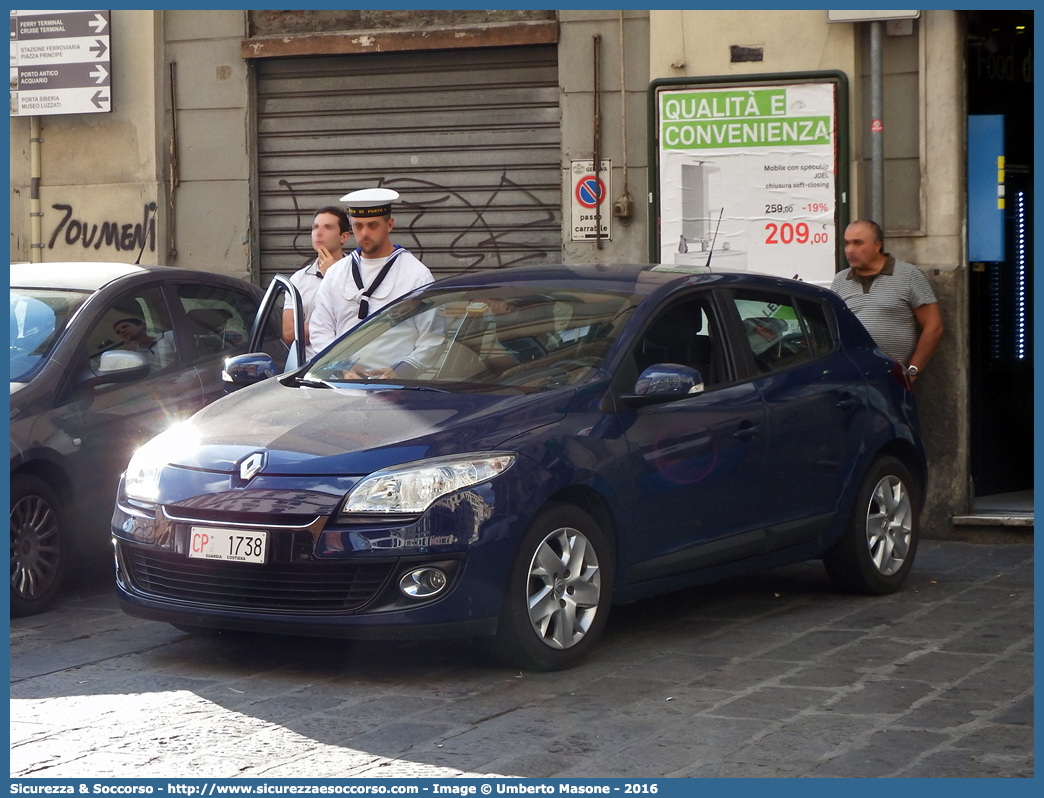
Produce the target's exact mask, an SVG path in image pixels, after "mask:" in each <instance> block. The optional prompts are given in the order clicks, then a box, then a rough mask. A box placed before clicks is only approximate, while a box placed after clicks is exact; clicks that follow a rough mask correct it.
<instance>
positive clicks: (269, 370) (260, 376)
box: [221, 352, 279, 388]
mask: <svg viewBox="0 0 1044 798" xmlns="http://www.w3.org/2000/svg"><path fill="white" fill-rule="evenodd" d="M278 373H279V369H278V368H276V364H275V361H274V360H272V358H271V357H270V356H269V355H267V354H265V353H264V352H251V353H249V354H246V355H236V356H235V357H226V358H225V366H224V368H223V369H222V370H221V379H222V380H224V381H225V382H228V383H231V384H232V385H233V386H235V387H236V388H243V387H245V386H247V385H254V384H255V383H258V382H261V380H267V379H268V378H269V377H274V376H276V375H277V374H278Z"/></svg>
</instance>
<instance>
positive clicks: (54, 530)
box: [11, 496, 61, 599]
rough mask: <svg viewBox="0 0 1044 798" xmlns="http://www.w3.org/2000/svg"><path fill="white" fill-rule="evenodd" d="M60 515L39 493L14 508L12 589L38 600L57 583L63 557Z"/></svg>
mask: <svg viewBox="0 0 1044 798" xmlns="http://www.w3.org/2000/svg"><path fill="white" fill-rule="evenodd" d="M60 553H61V552H60V539H59V536H58V518H57V517H56V516H55V513H54V510H53V509H52V507H51V506H50V505H49V504H48V503H47V502H46V501H44V499H42V498H41V497H39V496H24V497H23V498H21V499H19V500H18V501H17V502H15V505H14V506H13V507H12V508H11V589H12V590H13V591H14V592H15V594H16V595H18V596H19V597H21V598H24V599H36V598H39V597H40V596H42V595H43V594H44V593H46V592H47V590H48V589H49V588H50V587H51V585H52V584H54V580H55V579H56V578H57V576H58V558H59V556H60Z"/></svg>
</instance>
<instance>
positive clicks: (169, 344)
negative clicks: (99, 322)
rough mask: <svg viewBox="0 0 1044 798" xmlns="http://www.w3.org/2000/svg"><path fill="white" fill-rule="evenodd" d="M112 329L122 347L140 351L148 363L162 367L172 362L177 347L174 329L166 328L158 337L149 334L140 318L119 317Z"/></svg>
mask: <svg viewBox="0 0 1044 798" xmlns="http://www.w3.org/2000/svg"><path fill="white" fill-rule="evenodd" d="M112 329H113V330H115V331H116V334H117V335H118V336H119V337H120V338H122V339H123V349H124V350H126V351H128V352H141V353H142V354H143V355H144V356H145V359H146V360H147V361H149V364H150V365H153V366H156V367H157V368H164V367H166V366H168V365H170V364H171V363H173V362H174V353H175V351H177V347H176V346H175V343H174V331H173V330H167V331H166V332H164V333H161V334H160V335H159V337H158V338H154V337H153V336H151V335H149V330H148V327H146V326H145V322H143V321H142V320H141V319H135V318H133V317H132V318H126V319H120V320H119V321H118V322H116V323H115V324H113V325H112Z"/></svg>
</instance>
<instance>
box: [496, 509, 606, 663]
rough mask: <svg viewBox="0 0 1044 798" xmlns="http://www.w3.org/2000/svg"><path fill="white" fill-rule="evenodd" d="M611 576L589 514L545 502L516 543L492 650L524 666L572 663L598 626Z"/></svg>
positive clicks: (601, 535)
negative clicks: (517, 543) (513, 560)
mask: <svg viewBox="0 0 1044 798" xmlns="http://www.w3.org/2000/svg"><path fill="white" fill-rule="evenodd" d="M612 581H613V553H612V551H611V548H610V546H609V542H608V539H607V538H606V536H605V534H604V533H603V532H602V530H601V529H600V528H599V526H598V524H597V523H595V521H594V519H592V518H591V516H589V515H588V514H587V513H585V512H584V511H583V510H580V509H579V508H577V507H574V506H572V505H568V504H552V505H549V506H548V507H546V508H545V509H544V510H543V511H541V512H540V513H539V515H538V516H537V517H536V518H535V519H534V521H533V523H532V524H531V525H530V527H529V529H528V530H527V532H526V534H525V535H524V536H523V538H522V542H521V544H520V545H519V548H518V552H517V554H516V556H515V562H514V565H513V566H512V570H511V576H510V578H509V580H508V586H507V591H506V592H505V595H504V607H503V610H502V611H501V614H500V621H499V623H498V626H497V634H496V636H495V637H494V638H493V639H492V641H491V642H490V649H491V651H492V653H493V654H494V655H495V656H496V657H497V658H498V659H500V660H501V661H503V662H506V663H508V664H510V665H515V666H519V667H523V668H529V669H532V670H541V671H552V670H560V669H562V668H568V667H570V666H572V665H574V664H575V663H576V661H577V660H579V659H580V658H581V657H583V656H584V655H585V654H587V652H588V651H589V650H590V649H591V647H592V646H593V645H594V644H595V641H596V640H597V639H598V637H599V636H600V635H601V633H602V629H603V628H604V627H605V622H606V618H607V616H608V614H609V600H610V597H611V594H612Z"/></svg>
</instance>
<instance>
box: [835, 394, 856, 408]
mask: <svg viewBox="0 0 1044 798" xmlns="http://www.w3.org/2000/svg"><path fill="white" fill-rule="evenodd" d="M861 404H862V402H860V401H859V397H858V396H852V395H851V394H848V395H846V396H845V398H844V399H842V400H841V401H840V402H838V403H837V407H838V409H840V410H851V409H852V408H855V407H859V405H861Z"/></svg>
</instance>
